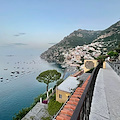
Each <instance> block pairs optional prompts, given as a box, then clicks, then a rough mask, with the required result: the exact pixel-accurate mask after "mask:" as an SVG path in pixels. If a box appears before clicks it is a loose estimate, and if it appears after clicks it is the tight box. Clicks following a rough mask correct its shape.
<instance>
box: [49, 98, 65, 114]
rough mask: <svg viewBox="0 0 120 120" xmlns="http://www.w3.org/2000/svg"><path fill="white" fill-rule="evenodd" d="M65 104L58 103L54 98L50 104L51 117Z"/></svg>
mask: <svg viewBox="0 0 120 120" xmlns="http://www.w3.org/2000/svg"><path fill="white" fill-rule="evenodd" d="M62 105H63V104H62V103H59V102H58V101H56V100H55V99H54V98H53V99H51V100H50V102H49V103H48V112H49V114H50V115H52V116H53V115H55V114H56V113H57V112H58V110H59V109H60V108H61V106H62Z"/></svg>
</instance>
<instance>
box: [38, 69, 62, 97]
mask: <svg viewBox="0 0 120 120" xmlns="http://www.w3.org/2000/svg"><path fill="white" fill-rule="evenodd" d="M60 77H61V73H59V72H57V70H47V71H44V72H42V73H40V74H39V75H38V76H37V78H36V79H37V80H38V81H39V82H43V83H45V84H46V85H47V88H46V90H47V98H48V87H49V83H51V82H54V81H57V80H58V79H60Z"/></svg>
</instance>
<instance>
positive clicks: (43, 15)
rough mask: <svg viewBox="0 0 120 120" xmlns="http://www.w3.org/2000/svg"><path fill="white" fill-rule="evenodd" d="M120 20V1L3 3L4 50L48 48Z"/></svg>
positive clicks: (0, 18) (0, 13)
mask: <svg viewBox="0 0 120 120" xmlns="http://www.w3.org/2000/svg"><path fill="white" fill-rule="evenodd" d="M118 20H120V0H0V46H6V45H8V46H9V45H13V46H27V47H28V46H29V47H36V48H38V47H45V46H47V45H48V43H57V42H59V41H60V40H62V39H63V38H64V37H65V36H67V35H69V34H70V33H71V32H73V31H74V30H77V29H87V30H103V29H106V28H107V27H109V26H110V25H112V24H113V23H115V22H117V21H118Z"/></svg>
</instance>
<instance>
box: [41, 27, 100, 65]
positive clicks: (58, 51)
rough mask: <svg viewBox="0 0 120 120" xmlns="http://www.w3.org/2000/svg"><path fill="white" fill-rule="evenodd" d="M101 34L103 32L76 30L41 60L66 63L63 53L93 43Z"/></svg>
mask: <svg viewBox="0 0 120 120" xmlns="http://www.w3.org/2000/svg"><path fill="white" fill-rule="evenodd" d="M100 33H101V31H92V30H81V29H79V30H76V31H74V32H73V33H71V34H70V35H68V36H67V37H65V38H64V39H63V40H61V41H60V42H59V43H58V44H56V45H54V46H52V47H51V48H49V49H48V50H47V51H45V52H44V53H42V54H41V58H43V59H45V60H47V61H48V62H57V63H60V64H61V63H62V62H63V61H64V55H63V54H62V53H63V52H65V51H66V50H68V49H71V48H74V47H76V46H78V45H84V44H88V43H91V42H92V41H93V40H94V39H96V38H97V37H98V36H99V35H100Z"/></svg>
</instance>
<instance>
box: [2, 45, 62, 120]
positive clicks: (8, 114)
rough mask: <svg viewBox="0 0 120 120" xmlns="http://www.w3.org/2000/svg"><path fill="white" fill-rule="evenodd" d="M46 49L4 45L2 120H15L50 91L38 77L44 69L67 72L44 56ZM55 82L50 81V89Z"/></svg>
mask: <svg viewBox="0 0 120 120" xmlns="http://www.w3.org/2000/svg"><path fill="white" fill-rule="evenodd" d="M45 50H46V49H41V48H39V49H30V48H22V47H8V46H0V120H12V118H13V116H14V115H15V113H18V112H19V111H20V110H21V109H22V108H26V107H29V106H30V105H31V104H32V103H33V101H34V98H35V97H37V96H38V95H40V94H42V93H44V92H45V91H46V84H44V83H40V82H38V81H37V80H36V77H37V76H38V75H39V74H40V73H41V72H43V71H45V70H51V69H56V70H57V71H59V72H60V73H61V74H62V75H63V73H64V69H62V68H61V67H60V66H59V65H57V64H55V63H48V62H47V61H45V60H43V59H41V58H40V54H41V53H42V52H44V51H45ZM54 85H55V82H54V83H50V85H49V88H51V87H53V86H54Z"/></svg>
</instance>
